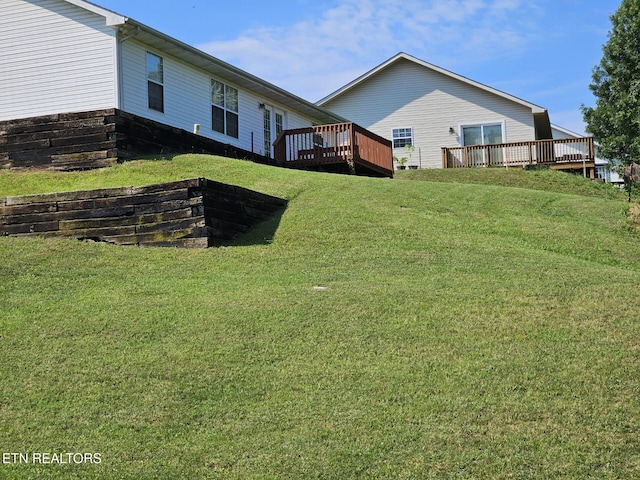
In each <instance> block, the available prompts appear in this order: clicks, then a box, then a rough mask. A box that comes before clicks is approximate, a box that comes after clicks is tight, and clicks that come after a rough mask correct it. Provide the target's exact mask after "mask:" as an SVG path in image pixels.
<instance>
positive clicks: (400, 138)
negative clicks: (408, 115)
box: [393, 128, 413, 148]
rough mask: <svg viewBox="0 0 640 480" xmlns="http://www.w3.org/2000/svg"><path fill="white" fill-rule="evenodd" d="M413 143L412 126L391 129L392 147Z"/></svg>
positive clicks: (402, 146)
mask: <svg viewBox="0 0 640 480" xmlns="http://www.w3.org/2000/svg"><path fill="white" fill-rule="evenodd" d="M406 145H413V128H394V129H393V148H404V147H405V146H406Z"/></svg>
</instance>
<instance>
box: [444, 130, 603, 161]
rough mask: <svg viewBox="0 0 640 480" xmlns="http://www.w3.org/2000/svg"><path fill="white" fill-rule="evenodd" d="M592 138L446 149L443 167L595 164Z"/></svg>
mask: <svg viewBox="0 0 640 480" xmlns="http://www.w3.org/2000/svg"><path fill="white" fill-rule="evenodd" d="M594 160H595V148H594V143H593V137H580V138H562V139H555V140H535V141H528V142H512V143H498V144H493V145H471V146H464V147H443V148H442V167H443V168H464V167H496V166H500V167H510V166H527V165H540V164H558V163H567V162H576V161H590V162H591V161H594Z"/></svg>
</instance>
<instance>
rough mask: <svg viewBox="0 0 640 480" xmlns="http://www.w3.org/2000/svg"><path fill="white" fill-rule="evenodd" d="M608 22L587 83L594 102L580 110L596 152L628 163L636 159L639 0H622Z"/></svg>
mask: <svg viewBox="0 0 640 480" xmlns="http://www.w3.org/2000/svg"><path fill="white" fill-rule="evenodd" d="M611 24H612V28H611V30H610V31H609V36H608V40H607V43H606V44H605V45H604V46H603V47H602V53H603V55H602V59H601V60H600V64H599V65H596V66H595V67H594V69H593V75H592V83H591V85H589V88H590V89H591V91H592V92H593V94H594V96H595V97H596V106H595V107H585V106H584V105H582V114H583V115H584V120H585V122H586V123H587V132H589V133H590V134H592V135H593V137H594V139H595V141H596V143H597V144H598V153H599V155H600V156H601V157H603V158H608V159H609V160H612V161H618V162H620V163H622V164H623V165H630V164H631V163H633V162H634V161H635V162H638V161H640V0H622V3H621V4H620V6H619V7H618V10H617V11H616V13H615V14H613V15H612V16H611Z"/></svg>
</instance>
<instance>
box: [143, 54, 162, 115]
mask: <svg viewBox="0 0 640 480" xmlns="http://www.w3.org/2000/svg"><path fill="white" fill-rule="evenodd" d="M147 97H148V106H149V108H150V109H151V110H155V111H157V112H162V113H164V60H163V58H162V57H159V56H158V55H154V54H153V53H150V52H147Z"/></svg>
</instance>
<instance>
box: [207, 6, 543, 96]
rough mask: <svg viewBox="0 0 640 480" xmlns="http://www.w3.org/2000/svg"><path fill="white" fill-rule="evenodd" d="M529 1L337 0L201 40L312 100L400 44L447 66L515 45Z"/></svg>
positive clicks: (527, 23) (522, 43)
mask: <svg viewBox="0 0 640 480" xmlns="http://www.w3.org/2000/svg"><path fill="white" fill-rule="evenodd" d="M534 6H535V5H533V4H532V2H529V3H526V4H525V2H524V1H523V0H447V1H443V0H427V1H425V0H340V1H339V3H338V4H337V6H335V7H333V8H331V9H328V10H326V11H324V12H323V13H322V15H320V16H318V17H317V18H305V19H302V20H300V21H299V22H297V23H294V24H292V25H289V26H288V27H286V28H284V27H273V28H271V27H262V28H259V29H253V30H247V31H243V32H241V33H240V34H239V36H238V37H237V38H236V39H231V40H227V41H215V42H210V43H206V44H203V45H199V48H201V49H202V50H205V51H207V52H209V53H211V54H212V55H214V56H216V57H218V58H221V59H223V60H225V61H227V62H229V63H232V64H234V65H237V66H238V67H240V68H243V69H244V70H247V71H249V72H251V73H252V74H254V75H257V76H259V77H261V78H264V79H266V80H268V81H270V82H272V83H274V84H276V85H278V86H280V87H282V88H284V89H286V90H289V91H291V92H293V93H295V94H297V95H299V96H301V97H303V98H306V99H309V100H311V101H315V100H318V99H319V98H321V97H323V96H325V95H327V94H329V93H331V92H333V91H334V90H336V89H337V88H339V87H341V86H342V85H344V84H346V83H347V82H349V81H351V80H353V79H355V78H356V77H358V76H359V75H361V74H363V73H364V72H366V71H368V70H369V69H371V68H373V67H375V66H376V65H378V64H379V63H381V62H382V61H384V60H386V59H387V58H389V57H391V56H392V55H394V54H396V53H397V52H399V51H404V52H407V53H409V54H412V55H415V56H417V57H419V58H422V59H424V60H426V61H428V62H432V63H435V64H439V65H442V66H444V67H446V68H452V69H453V68H457V67H459V66H460V65H463V64H465V63H477V62H483V61H487V60H491V61H499V60H501V59H504V58H505V57H508V56H509V55H512V54H517V53H521V52H522V51H523V49H525V48H526V45H527V42H528V41H529V40H530V37H531V35H533V34H536V32H537V29H536V27H535V25H533V19H532V13H531V12H532V11H535V9H534V8H533V7H534ZM534 16H535V15H534ZM507 17H508V19H509V20H508V21H507Z"/></svg>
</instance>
